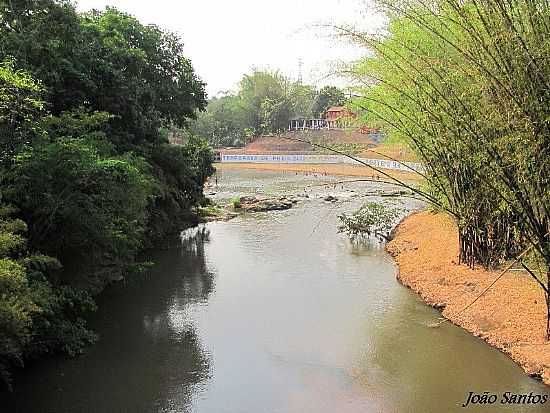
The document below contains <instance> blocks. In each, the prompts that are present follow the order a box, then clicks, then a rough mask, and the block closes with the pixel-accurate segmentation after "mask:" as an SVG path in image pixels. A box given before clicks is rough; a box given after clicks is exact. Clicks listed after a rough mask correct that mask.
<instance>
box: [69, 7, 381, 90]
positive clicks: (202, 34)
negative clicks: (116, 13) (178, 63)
mask: <svg viewBox="0 0 550 413" xmlns="http://www.w3.org/2000/svg"><path fill="white" fill-rule="evenodd" d="M77 4H78V8H79V9H80V10H89V9H92V8H95V9H103V8H104V7H105V6H106V5H109V6H115V7H117V8H118V9H120V10H123V11H126V12H128V13H130V14H133V15H134V16H136V17H137V18H138V19H139V20H141V21H142V22H143V23H146V24H149V23H154V24H156V25H158V26H161V27H164V28H167V29H169V30H171V31H174V32H176V33H178V34H179V35H180V36H181V37H182V39H183V41H184V43H185V49H186V53H187V56H188V57H189V58H190V59H191V60H192V62H193V65H194V67H195V70H196V71H197V73H198V74H199V75H200V77H201V78H202V79H203V80H204V81H205V82H206V83H207V91H208V93H209V95H214V94H216V93H217V92H219V91H222V90H228V89H229V90H230V89H235V88H236V85H237V82H238V81H239V79H240V78H241V77H242V75H243V74H244V73H247V72H249V71H250V69H251V68H252V67H258V68H269V69H279V70H281V71H282V72H283V73H285V74H286V75H288V76H291V77H292V78H294V79H296V78H297V76H298V67H299V63H298V62H299V60H300V59H301V60H302V62H303V69H302V74H303V79H304V81H305V82H310V83H313V84H320V85H323V84H330V83H334V84H339V85H342V82H341V81H338V80H336V79H330V78H329V79H327V78H326V76H327V75H328V74H330V71H331V70H330V68H331V67H332V66H334V62H337V61H339V60H346V61H347V60H352V59H354V58H356V57H358V56H360V55H361V54H362V51H361V50H360V49H358V48H357V47H355V46H353V47H352V46H350V45H346V44H344V43H342V42H340V41H337V40H335V39H334V38H332V37H331V36H330V35H329V31H328V29H322V28H319V27H318V25H319V24H327V23H337V24H338V23H348V24H355V25H357V26H359V27H361V28H364V29H372V28H373V27H375V26H376V25H380V24H381V19H380V18H379V17H377V16H376V15H375V14H374V12H373V10H372V8H370V7H369V6H368V2H367V3H365V0H267V1H266V0H191V1H188V0H180V1H176V0H147V1H142V0H77Z"/></svg>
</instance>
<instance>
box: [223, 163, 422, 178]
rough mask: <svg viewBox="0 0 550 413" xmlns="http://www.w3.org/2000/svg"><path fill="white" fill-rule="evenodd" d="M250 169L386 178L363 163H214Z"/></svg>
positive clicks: (390, 172) (400, 173) (405, 175)
mask: <svg viewBox="0 0 550 413" xmlns="http://www.w3.org/2000/svg"><path fill="white" fill-rule="evenodd" d="M241 169H252V170H260V171H277V172H298V173H306V174H319V175H336V176H360V177H366V178H375V179H376V178H377V177H378V178H379V179H381V180H384V179H387V178H384V176H383V175H381V174H379V173H378V172H376V171H375V170H374V169H371V168H368V167H366V166H363V165H350V164H290V163H288V164H274V163H272V164H270V163H218V164H216V170H219V171H228V170H241ZM383 171H384V172H385V173H387V174H388V175H390V176H391V177H393V178H397V179H400V180H407V181H410V180H418V179H419V178H421V177H420V175H418V174H415V173H413V172H403V171H395V170H391V169H384V170H383Z"/></svg>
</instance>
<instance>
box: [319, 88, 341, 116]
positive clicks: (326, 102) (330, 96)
mask: <svg viewBox="0 0 550 413" xmlns="http://www.w3.org/2000/svg"><path fill="white" fill-rule="evenodd" d="M345 102H346V95H345V94H344V92H343V91H342V90H341V89H339V88H337V87H335V86H325V87H323V88H321V90H319V93H318V94H317V96H316V97H315V100H314V102H313V107H312V113H313V116H315V117H317V118H322V117H324V115H325V112H326V111H327V109H328V108H330V107H331V106H341V105H343V104H344V103H345Z"/></svg>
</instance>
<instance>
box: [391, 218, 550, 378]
mask: <svg viewBox="0 0 550 413" xmlns="http://www.w3.org/2000/svg"><path fill="white" fill-rule="evenodd" d="M428 235H429V236H428ZM386 249H387V251H388V252H389V253H390V254H391V255H392V256H393V257H394V258H395V260H396V262H397V264H398V266H399V275H398V278H399V280H400V281H401V282H402V283H403V284H404V285H405V286H407V287H410V288H411V289H412V290H414V291H416V292H417V293H418V294H419V295H420V296H421V297H422V299H423V300H424V301H425V302H426V303H428V304H429V305H432V306H434V307H437V308H440V309H442V314H443V316H444V317H445V318H447V319H449V320H450V321H451V322H453V323H454V324H456V325H459V326H461V327H463V328H464V329H466V330H468V331H469V332H471V333H472V334H474V335H475V336H478V337H480V338H482V339H483V340H485V341H486V342H487V343H489V344H490V345H492V346H494V347H496V348H498V349H499V350H501V351H503V352H504V353H506V354H508V355H509V356H510V357H511V358H512V359H513V360H514V361H516V362H517V363H518V364H519V365H521V367H522V368H523V369H524V370H525V371H526V372H527V373H528V374H530V375H533V376H537V377H540V378H542V380H543V381H544V382H545V383H546V384H549V385H550V342H548V341H547V340H545V326H546V320H545V314H546V308H545V304H544V294H543V292H542V290H541V289H540V288H539V287H538V286H537V285H536V283H535V282H534V281H533V280H532V279H531V278H530V277H529V276H528V275H527V274H524V273H523V272H509V273H507V274H506V275H505V276H504V277H503V278H502V279H500V280H499V282H498V283H497V284H496V285H495V286H494V287H493V288H492V289H491V290H489V291H488V292H487V294H485V295H484V296H482V297H481V298H480V299H479V300H478V301H477V302H476V303H475V304H474V305H473V306H471V307H470V308H468V309H467V310H466V311H461V310H462V309H463V308H465V307H466V306H467V305H468V304H470V303H471V302H472V301H473V300H474V299H475V298H476V297H477V296H478V295H479V294H480V293H481V292H482V291H483V290H484V289H485V288H486V287H487V286H488V285H489V284H490V283H491V282H492V281H493V280H494V279H495V278H496V277H497V276H498V271H485V270H484V269H482V268H476V269H474V270H472V269H470V268H468V267H467V266H465V265H458V264H457V262H458V231H457V228H456V225H455V224H454V222H453V221H452V219H451V218H449V217H448V216H445V215H443V214H432V213H430V212H420V213H416V214H413V215H411V216H409V217H408V218H406V219H405V220H404V221H403V222H402V223H401V224H400V225H399V227H398V228H397V230H396V232H395V238H394V239H393V240H392V241H391V242H390V243H389V244H388V245H387V247H386Z"/></svg>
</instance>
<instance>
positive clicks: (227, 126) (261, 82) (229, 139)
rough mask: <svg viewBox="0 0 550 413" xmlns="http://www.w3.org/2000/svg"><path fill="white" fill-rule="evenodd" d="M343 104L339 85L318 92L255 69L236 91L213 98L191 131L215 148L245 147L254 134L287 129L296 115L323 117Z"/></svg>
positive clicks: (194, 122)
mask: <svg viewBox="0 0 550 413" xmlns="http://www.w3.org/2000/svg"><path fill="white" fill-rule="evenodd" d="M344 103H345V96H344V93H343V92H342V91H341V90H340V89H338V88H336V87H333V86H328V87H324V88H322V89H321V90H319V91H318V90H316V89H315V88H314V87H313V86H311V85H306V84H302V83H301V82H293V81H291V80H290V79H289V78H288V77H286V76H284V75H282V74H281V73H279V72H276V71H275V72H272V71H262V70H254V71H253V72H252V73H250V74H246V75H244V76H243V78H242V79H241V81H240V83H239V90H238V91H237V92H236V93H227V94H225V95H223V96H220V97H215V98H213V99H211V100H210V101H209V102H208V106H207V108H206V112H204V113H201V114H199V116H198V119H197V120H196V121H192V122H191V130H192V131H193V132H194V133H195V134H197V135H198V136H202V137H204V138H205V139H208V141H209V142H210V143H211V144H212V146H215V147H220V146H243V145H245V144H246V143H247V142H248V141H249V140H250V139H251V138H252V137H254V136H259V135H262V134H270V133H278V132H281V131H284V130H286V129H287V128H288V124H289V121H290V120H291V119H293V118H312V117H323V116H324V114H325V112H326V109H327V108H328V107H329V106H332V105H336V104H344Z"/></svg>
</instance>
